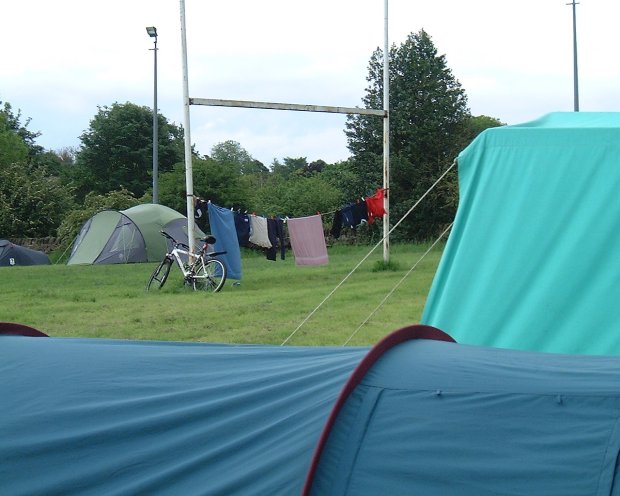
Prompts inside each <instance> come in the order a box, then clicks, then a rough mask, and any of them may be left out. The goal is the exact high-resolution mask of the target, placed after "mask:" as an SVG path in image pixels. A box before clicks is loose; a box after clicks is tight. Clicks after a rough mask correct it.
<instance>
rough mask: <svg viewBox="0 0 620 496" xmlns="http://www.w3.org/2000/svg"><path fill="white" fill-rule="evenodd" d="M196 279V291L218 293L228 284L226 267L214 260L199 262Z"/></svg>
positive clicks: (201, 260)
mask: <svg viewBox="0 0 620 496" xmlns="http://www.w3.org/2000/svg"><path fill="white" fill-rule="evenodd" d="M193 279H194V289H197V290H204V291H209V292H211V293H217V292H218V291H219V290H220V289H222V287H223V286H224V283H225V282H226V266H225V265H224V264H223V263H222V262H220V261H219V260H217V259H215V258H212V259H210V260H207V261H206V262H205V261H204V259H202V258H201V259H200V260H198V263H197V266H196V274H195V275H194V277H193Z"/></svg>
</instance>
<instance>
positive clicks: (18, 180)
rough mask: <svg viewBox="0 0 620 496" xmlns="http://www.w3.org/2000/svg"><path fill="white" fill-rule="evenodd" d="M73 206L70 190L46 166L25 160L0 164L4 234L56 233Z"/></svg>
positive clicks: (0, 213)
mask: <svg viewBox="0 0 620 496" xmlns="http://www.w3.org/2000/svg"><path fill="white" fill-rule="evenodd" d="M72 207H73V197H72V194H71V191H70V190H69V189H67V188H66V187H65V186H63V185H62V184H61V182H60V180H59V179H58V178H56V177H50V176H48V175H46V173H45V169H43V168H41V169H35V170H34V171H30V172H29V171H28V170H27V167H25V166H24V164H23V163H13V164H9V165H4V166H2V167H0V232H1V233H2V235H3V236H5V237H18V238H21V237H32V238H37V237H43V236H54V235H55V234H56V229H57V227H58V226H59V225H60V223H61V220H62V218H63V217H64V215H65V212H67V211H68V210H70V209H71V208H72Z"/></svg>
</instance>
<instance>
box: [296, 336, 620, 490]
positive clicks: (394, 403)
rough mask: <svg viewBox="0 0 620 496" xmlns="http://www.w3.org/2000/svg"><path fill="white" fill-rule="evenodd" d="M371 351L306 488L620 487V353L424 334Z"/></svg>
mask: <svg viewBox="0 0 620 496" xmlns="http://www.w3.org/2000/svg"><path fill="white" fill-rule="evenodd" d="M365 360H367V359H365ZM371 362H372V363H368V364H367V367H365V371H364V373H363V374H361V376H360V377H358V378H356V379H355V380H354V381H353V382H354V384H353V387H351V388H350V392H349V394H348V395H347V396H346V398H345V400H344V401H342V402H341V403H340V407H339V408H338V409H337V410H335V412H334V413H335V415H332V417H333V418H334V422H333V424H332V428H331V429H330V431H329V432H328V433H327V436H325V442H324V443H323V444H322V446H320V450H319V451H318V452H317V455H316V456H315V463H314V465H313V467H314V468H313V470H312V471H311V473H310V477H309V478H308V482H307V484H306V486H305V491H304V496H305V495H312V496H375V495H389V496H410V495H424V496H497V495H511V496H584V495H592V496H594V495H598V496H602V495H606V496H607V495H616V496H617V495H620V485H619V483H618V480H617V478H618V476H617V473H618V466H617V464H618V453H619V450H620V429H619V424H620V394H619V393H620V386H619V384H620V357H601V356H587V355H562V354H552V353H538V352H528V351H521V350H507V349H499V348H486V347H481V346H470V345H461V344H456V343H450V342H446V341H443V340H431V339H424V340H419V339H417V340H405V341H402V342H398V343H397V344H396V345H395V346H392V347H390V348H389V349H386V350H384V352H383V353H382V354H381V355H380V356H378V357H375V359H372V360H371Z"/></svg>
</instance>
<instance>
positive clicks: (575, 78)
mask: <svg viewBox="0 0 620 496" xmlns="http://www.w3.org/2000/svg"><path fill="white" fill-rule="evenodd" d="M578 4H579V2H575V0H572V2H571V3H567V4H566V5H572V6H573V83H574V98H575V112H579V71H578V70H577V5H578Z"/></svg>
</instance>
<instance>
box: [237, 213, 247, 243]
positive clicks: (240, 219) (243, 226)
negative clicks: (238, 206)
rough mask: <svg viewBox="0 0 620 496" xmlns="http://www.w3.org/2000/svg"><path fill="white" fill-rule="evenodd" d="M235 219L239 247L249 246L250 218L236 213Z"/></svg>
mask: <svg viewBox="0 0 620 496" xmlns="http://www.w3.org/2000/svg"><path fill="white" fill-rule="evenodd" d="M234 217H235V229H236V230H237V239H238V240H239V246H248V244H249V243H250V217H249V216H248V214H242V213H241V212H234Z"/></svg>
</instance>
